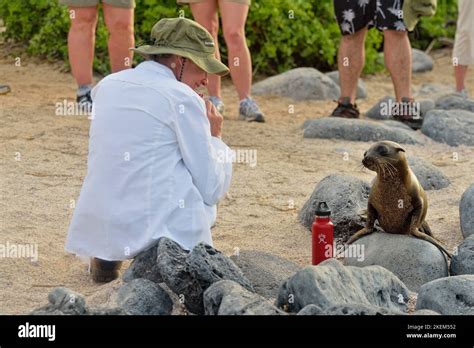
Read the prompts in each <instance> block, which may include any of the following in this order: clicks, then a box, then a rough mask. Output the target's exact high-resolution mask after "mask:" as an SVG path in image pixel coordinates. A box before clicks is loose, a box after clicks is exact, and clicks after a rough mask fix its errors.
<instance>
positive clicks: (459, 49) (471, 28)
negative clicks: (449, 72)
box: [453, 0, 474, 65]
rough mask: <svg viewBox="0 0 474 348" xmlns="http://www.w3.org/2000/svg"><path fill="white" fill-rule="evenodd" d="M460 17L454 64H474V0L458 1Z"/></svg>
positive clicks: (455, 42)
mask: <svg viewBox="0 0 474 348" xmlns="http://www.w3.org/2000/svg"><path fill="white" fill-rule="evenodd" d="M458 8H459V16H458V24H457V29H456V40H455V41H454V50H453V63H455V64H456V63H457V64H459V65H473V64H474V0H458Z"/></svg>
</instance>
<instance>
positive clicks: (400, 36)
mask: <svg viewBox="0 0 474 348" xmlns="http://www.w3.org/2000/svg"><path fill="white" fill-rule="evenodd" d="M383 36H384V38H385V39H386V40H387V39H388V40H405V39H407V38H408V32H406V31H399V30H384V32H383Z"/></svg>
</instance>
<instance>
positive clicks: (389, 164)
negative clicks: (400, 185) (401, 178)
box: [387, 162, 398, 173]
mask: <svg viewBox="0 0 474 348" xmlns="http://www.w3.org/2000/svg"><path fill="white" fill-rule="evenodd" d="M387 165H388V166H390V168H392V169H393V171H394V173H397V172H398V169H397V168H396V167H395V166H394V165H393V164H392V163H390V162H387Z"/></svg>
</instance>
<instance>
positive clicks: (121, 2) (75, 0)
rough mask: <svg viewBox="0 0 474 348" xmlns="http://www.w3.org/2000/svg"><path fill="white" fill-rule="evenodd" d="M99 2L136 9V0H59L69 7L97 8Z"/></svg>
mask: <svg viewBox="0 0 474 348" xmlns="http://www.w3.org/2000/svg"><path fill="white" fill-rule="evenodd" d="M99 2H103V3H105V4H107V5H110V6H114V7H123V8H134V7H135V1H134V0H59V3H60V4H63V5H68V6H72V7H92V6H97V5H98V4H99Z"/></svg>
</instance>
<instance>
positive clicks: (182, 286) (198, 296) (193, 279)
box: [156, 238, 253, 314]
mask: <svg viewBox="0 0 474 348" xmlns="http://www.w3.org/2000/svg"><path fill="white" fill-rule="evenodd" d="M156 255H157V265H158V269H159V273H160V275H161V277H162V278H163V281H164V283H166V285H167V286H168V287H169V288H170V289H171V290H172V291H173V292H174V293H175V294H177V295H178V296H179V298H180V299H181V300H182V301H183V303H184V305H185V306H186V308H187V309H188V310H189V311H191V312H192V313H195V314H202V313H203V312H204V307H203V293H204V291H205V290H206V289H207V288H208V287H209V286H210V285H211V284H212V283H214V282H217V281H219V280H223V279H228V280H233V281H235V282H237V283H239V284H241V285H242V286H243V287H245V288H247V289H249V290H251V291H252V290H253V288H252V286H251V285H250V282H249V281H248V279H247V278H245V276H244V275H243V274H242V271H240V270H239V268H238V267H237V266H236V265H235V264H234V263H233V262H232V261H231V260H230V259H229V258H228V257H226V256H225V255H223V254H222V253H221V252H220V251H218V250H216V249H214V248H212V247H211V246H208V245H205V244H204V243H200V244H198V245H197V246H196V247H194V248H193V250H192V251H191V252H189V253H188V252H187V251H186V250H184V249H182V248H181V247H180V246H179V245H178V244H177V243H175V242H174V241H172V240H170V239H168V238H160V240H159V241H158V246H157V252H156Z"/></svg>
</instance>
